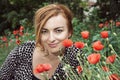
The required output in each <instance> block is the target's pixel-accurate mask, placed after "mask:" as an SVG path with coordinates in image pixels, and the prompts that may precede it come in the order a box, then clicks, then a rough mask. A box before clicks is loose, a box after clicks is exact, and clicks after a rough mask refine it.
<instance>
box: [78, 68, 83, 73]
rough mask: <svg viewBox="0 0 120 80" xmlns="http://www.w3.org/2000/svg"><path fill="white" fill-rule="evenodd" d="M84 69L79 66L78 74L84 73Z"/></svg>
mask: <svg viewBox="0 0 120 80" xmlns="http://www.w3.org/2000/svg"><path fill="white" fill-rule="evenodd" d="M82 70H83V69H82V67H81V66H77V72H78V74H80V73H81V72H82Z"/></svg>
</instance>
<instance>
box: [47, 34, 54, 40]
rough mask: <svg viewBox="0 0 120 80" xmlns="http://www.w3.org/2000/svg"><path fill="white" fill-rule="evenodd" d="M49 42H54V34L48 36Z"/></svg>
mask: <svg viewBox="0 0 120 80" xmlns="http://www.w3.org/2000/svg"><path fill="white" fill-rule="evenodd" d="M48 40H49V41H50V42H53V41H54V40H55V34H54V33H50V34H49V39H48Z"/></svg>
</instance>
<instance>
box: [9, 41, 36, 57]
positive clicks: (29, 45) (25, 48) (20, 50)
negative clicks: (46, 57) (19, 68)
mask: <svg viewBox="0 0 120 80" xmlns="http://www.w3.org/2000/svg"><path fill="white" fill-rule="evenodd" d="M34 48H35V41H26V42H24V43H23V44H21V45H18V46H16V47H15V48H14V49H13V50H11V52H10V55H14V56H15V55H16V56H19V57H20V56H23V57H25V56H26V55H32V52H33V50H34Z"/></svg>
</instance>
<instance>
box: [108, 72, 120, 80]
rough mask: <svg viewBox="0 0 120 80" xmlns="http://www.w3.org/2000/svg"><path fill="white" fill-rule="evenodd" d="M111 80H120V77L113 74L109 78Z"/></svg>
mask: <svg viewBox="0 0 120 80" xmlns="http://www.w3.org/2000/svg"><path fill="white" fill-rule="evenodd" d="M109 79H110V80H120V77H119V76H118V75H117V74H115V73H114V74H111V75H110V76H109Z"/></svg>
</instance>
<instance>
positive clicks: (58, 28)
mask: <svg viewBox="0 0 120 80" xmlns="http://www.w3.org/2000/svg"><path fill="white" fill-rule="evenodd" d="M63 27H64V26H59V27H56V28H55V29H59V28H63Z"/></svg>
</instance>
